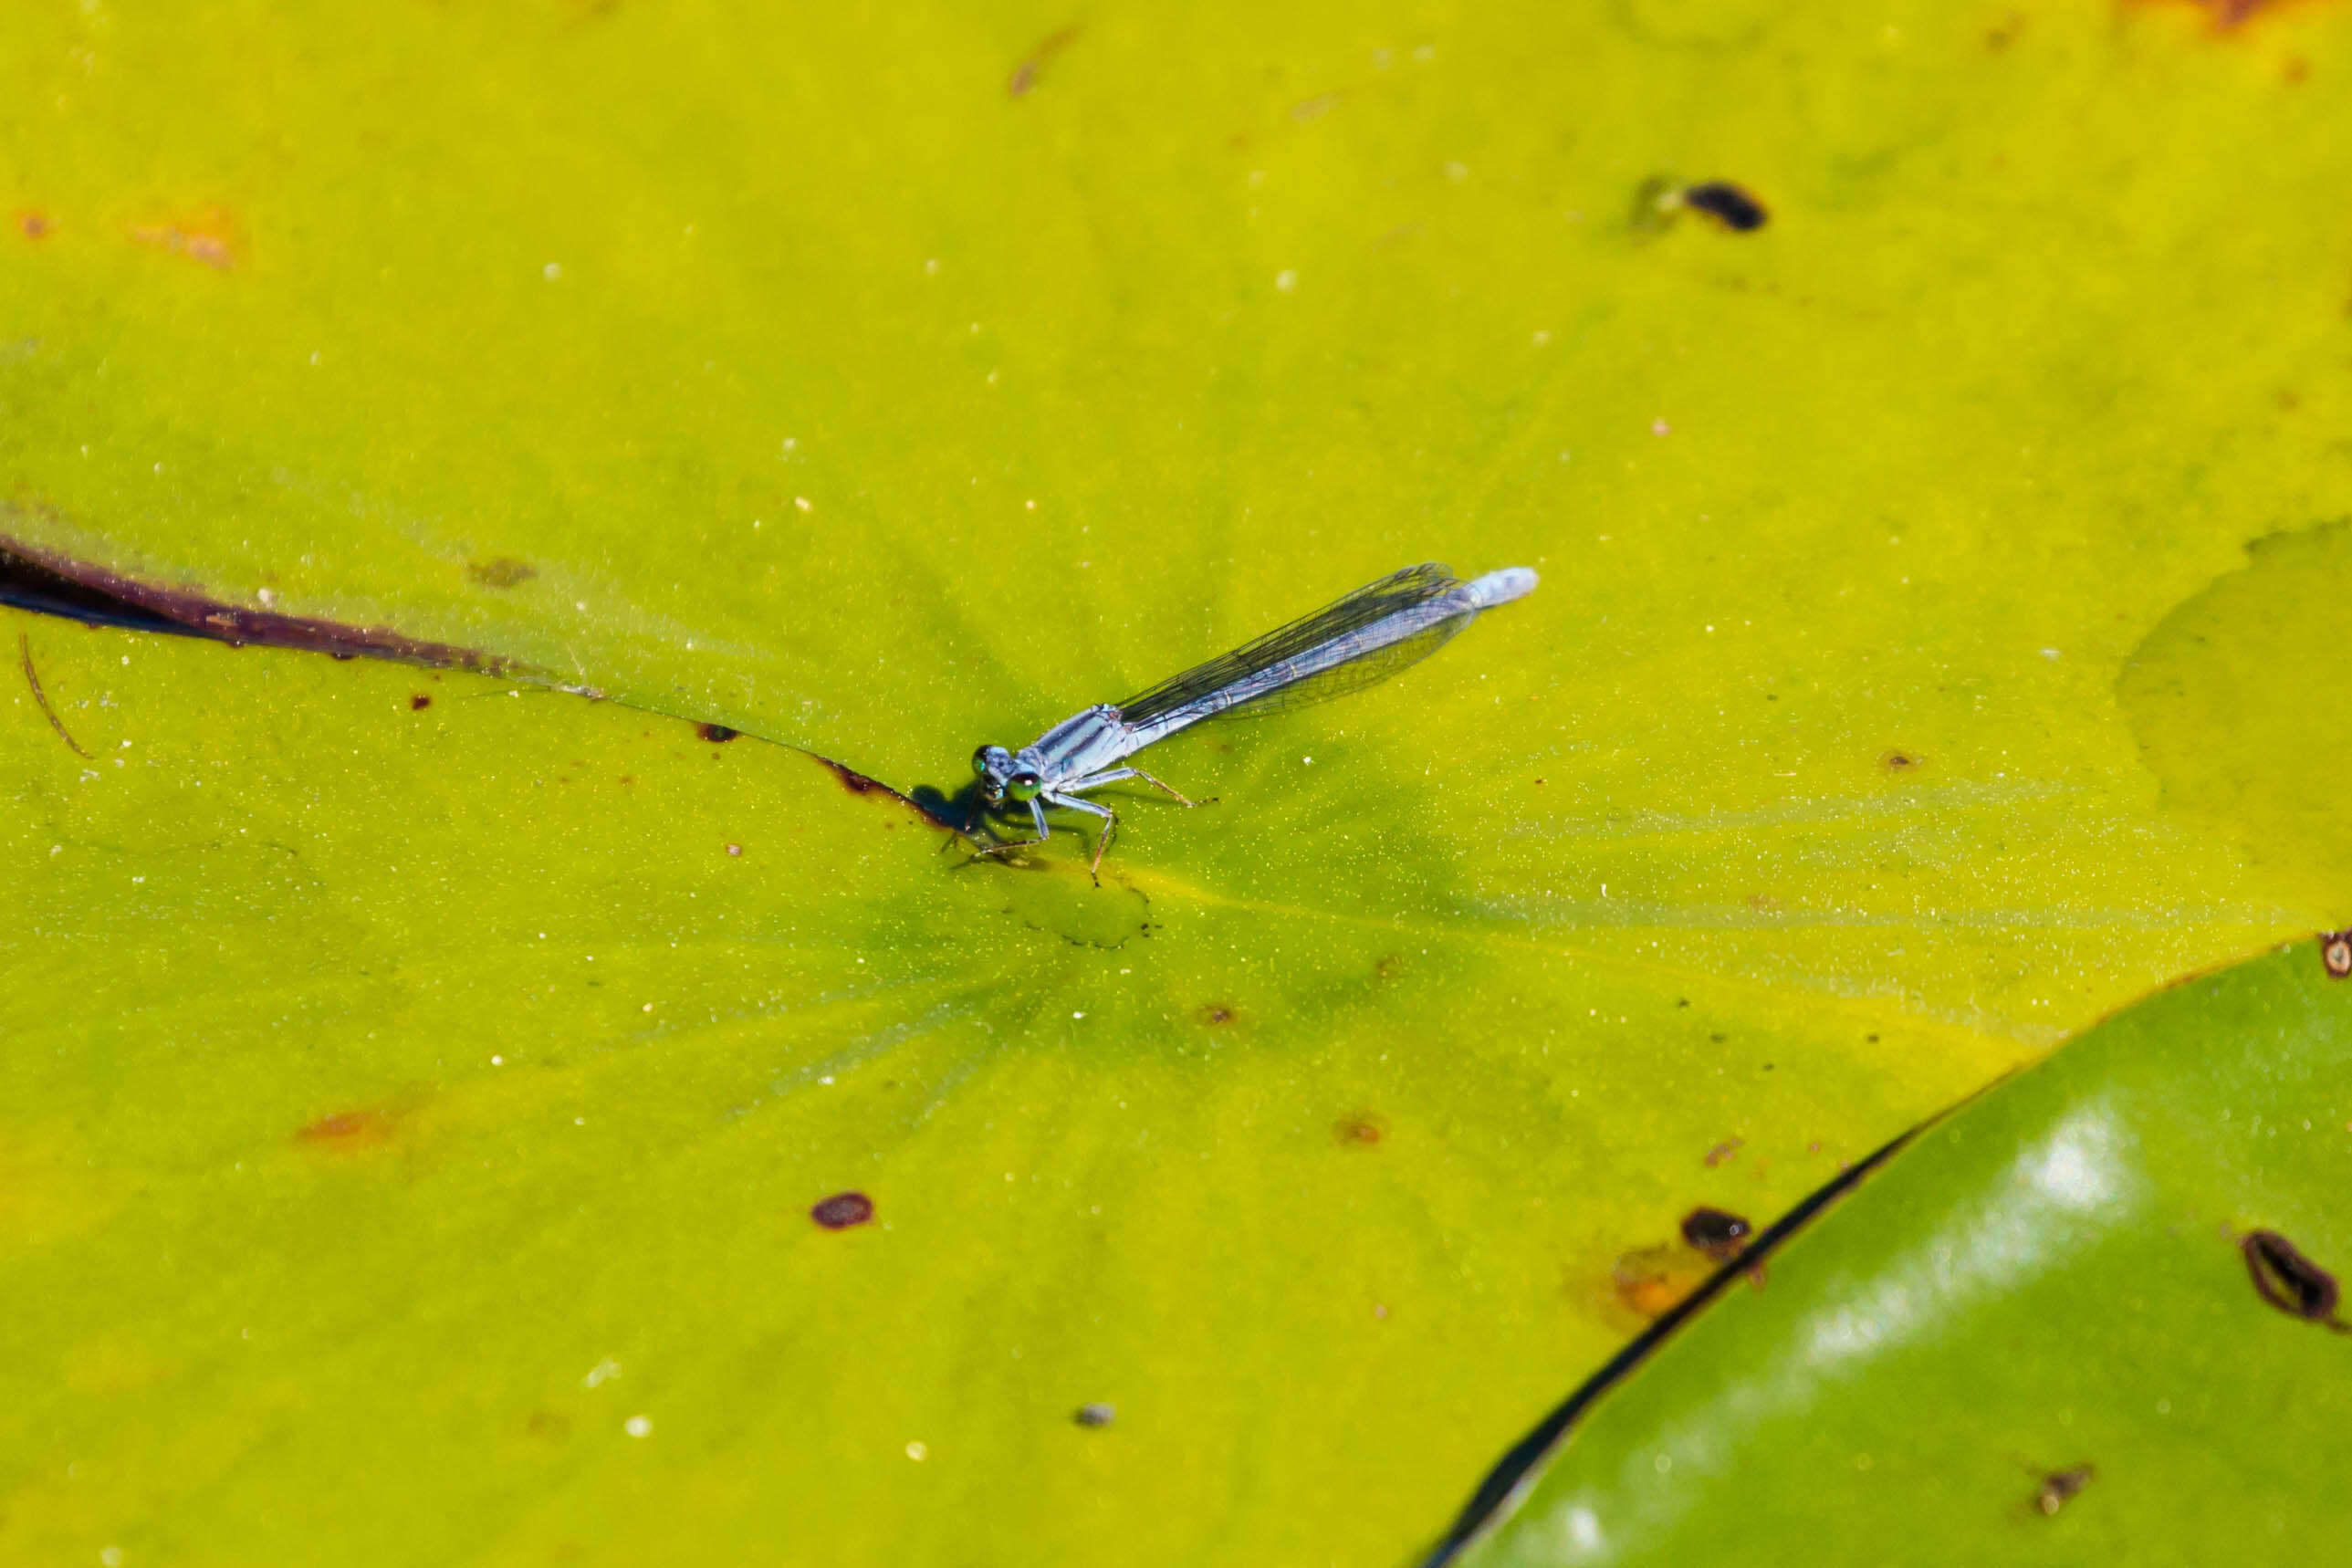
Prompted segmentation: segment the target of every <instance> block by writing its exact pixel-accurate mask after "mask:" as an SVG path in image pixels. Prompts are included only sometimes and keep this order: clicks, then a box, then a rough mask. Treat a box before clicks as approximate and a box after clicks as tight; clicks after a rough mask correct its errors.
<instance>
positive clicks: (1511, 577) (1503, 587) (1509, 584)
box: [1463, 566, 1536, 610]
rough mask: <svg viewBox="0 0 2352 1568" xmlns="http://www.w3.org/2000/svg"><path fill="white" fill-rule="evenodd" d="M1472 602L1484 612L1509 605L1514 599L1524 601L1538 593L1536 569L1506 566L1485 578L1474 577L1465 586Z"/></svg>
mask: <svg viewBox="0 0 2352 1568" xmlns="http://www.w3.org/2000/svg"><path fill="white" fill-rule="evenodd" d="M1463 587H1464V588H1465V590H1466V591H1467V592H1468V594H1469V595H1470V599H1471V602H1472V603H1473V604H1475V605H1477V606H1478V607H1479V608H1480V609H1482V610H1491V609H1493V608H1494V607H1495V606H1496V605H1507V604H1509V603H1510V602H1511V601H1512V600H1513V599H1524V598H1526V597H1527V596H1528V595H1529V594H1532V593H1534V592H1535V591H1536V574H1535V568H1533V567H1531V566H1506V567H1504V568H1503V569H1502V570H1501V571H1499V572H1489V573H1487V574H1486V575H1485V576H1484V577H1474V578H1472V579H1471V580H1470V581H1469V582H1467V583H1465V584H1463Z"/></svg>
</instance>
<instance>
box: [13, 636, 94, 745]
mask: <svg viewBox="0 0 2352 1568" xmlns="http://www.w3.org/2000/svg"><path fill="white" fill-rule="evenodd" d="M16 651H17V652H18V653H19V654H21V655H22V656H23V658H24V661H25V684H26V685H27V686H29V687H31V688H32V689H33V700H34V701H36V702H37V703H39V704H40V705H41V716H42V717H43V718H45V719H47V721H49V728H50V729H52V730H55V731H57V732H58V740H60V741H63V742H65V743H66V744H67V745H68V747H70V748H71V749H72V751H73V754H74V755H75V756H77V757H79V758H81V759H82V761H84V762H89V761H91V760H92V759H91V757H90V754H89V752H85V751H83V750H82V749H81V742H79V741H77V740H75V739H74V738H73V737H72V736H71V735H69V734H68V733H66V724H65V721H64V720H62V719H60V718H58V710H56V709H54V708H52V707H50V706H49V694H48V693H47V692H46V691H44V690H42V689H41V678H40V676H39V675H38V674H37V673H36V672H35V671H34V669H33V636H32V634H31V633H30V632H18V633H17V634H16Z"/></svg>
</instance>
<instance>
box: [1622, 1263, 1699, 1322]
mask: <svg viewBox="0 0 2352 1568" xmlns="http://www.w3.org/2000/svg"><path fill="white" fill-rule="evenodd" d="M1708 1272H1709V1266H1708V1265H1707V1264H1706V1261H1705V1260H1704V1259H1703V1258H1699V1257H1697V1256H1696V1254H1694V1253H1692V1252H1691V1251H1690V1250H1689V1249H1688V1248H1687V1247H1639V1248H1636V1249H1635V1250H1633V1251H1632V1252H1628V1253H1625V1254H1623V1255H1622V1256H1621V1257H1620V1258H1618V1259H1617V1261H1616V1263H1615V1264H1614V1265H1613V1266H1612V1268H1610V1270H1609V1282H1610V1284H1611V1285H1612V1287H1613V1288H1614V1289H1615V1290H1616V1292H1617V1300H1620V1301H1622V1302H1623V1303H1624V1304H1625V1305H1626V1306H1627V1307H1629V1308H1631V1309H1633V1310H1634V1311H1636V1312H1638V1313H1640V1314H1641V1315H1642V1316H1643V1317H1644V1318H1656V1317H1660V1316H1662V1315H1664V1313H1666V1312H1668V1311H1670V1310H1673V1309H1674V1307H1675V1304H1676V1303H1678V1302H1680V1301H1681V1300H1682V1299H1683V1298H1684V1297H1685V1296H1687V1295H1689V1294H1690V1293H1691V1292H1692V1291H1693V1290H1696V1289H1698V1287H1699V1286H1700V1284H1701V1283H1703V1282H1704V1281H1705V1280H1706V1277H1707V1274H1708Z"/></svg>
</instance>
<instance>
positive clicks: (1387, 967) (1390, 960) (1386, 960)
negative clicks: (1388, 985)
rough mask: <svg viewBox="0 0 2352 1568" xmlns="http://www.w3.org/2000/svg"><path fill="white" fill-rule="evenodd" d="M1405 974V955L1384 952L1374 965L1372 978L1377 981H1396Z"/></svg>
mask: <svg viewBox="0 0 2352 1568" xmlns="http://www.w3.org/2000/svg"><path fill="white" fill-rule="evenodd" d="M1402 973H1404V954H1402V953H1401V952H1384V953H1382V954H1381V956H1380V957H1379V958H1378V959H1376V960H1374V961H1373V963H1372V978H1373V979H1375V980H1394V979H1395V978H1396V977H1397V976H1398V975H1400V974H1402Z"/></svg>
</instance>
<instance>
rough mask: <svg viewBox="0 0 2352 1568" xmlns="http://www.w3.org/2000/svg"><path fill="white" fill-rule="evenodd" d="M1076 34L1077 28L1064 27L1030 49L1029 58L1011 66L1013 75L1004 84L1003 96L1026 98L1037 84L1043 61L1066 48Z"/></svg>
mask: <svg viewBox="0 0 2352 1568" xmlns="http://www.w3.org/2000/svg"><path fill="white" fill-rule="evenodd" d="M1077 36H1078V30H1077V28H1076V27H1065V28H1063V29H1062V30H1061V31H1060V32H1058V33H1055V34H1054V35H1053V36H1052V37H1048V38H1047V39H1046V40H1045V42H1044V43H1042V44H1039V45H1038V46H1037V47H1035V48H1034V49H1032V50H1030V51H1029V58H1027V59H1025V60H1023V61H1022V62H1021V63H1020V64H1019V65H1017V66H1015V67H1013V75H1012V76H1011V78H1009V79H1007V80H1006V81H1005V84H1004V93H1005V96H1006V97H1008V98H1026V97H1027V96H1028V95H1029V89H1031V88H1033V87H1035V86H1036V85H1037V73H1038V72H1039V71H1041V70H1044V69H1045V62H1046V61H1047V60H1050V59H1052V58H1054V57H1055V55H1058V54H1060V53H1061V52H1062V51H1063V50H1064V49H1066V48H1067V47H1069V44H1070V40H1071V39H1073V38H1075V37H1077Z"/></svg>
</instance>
